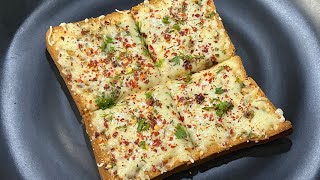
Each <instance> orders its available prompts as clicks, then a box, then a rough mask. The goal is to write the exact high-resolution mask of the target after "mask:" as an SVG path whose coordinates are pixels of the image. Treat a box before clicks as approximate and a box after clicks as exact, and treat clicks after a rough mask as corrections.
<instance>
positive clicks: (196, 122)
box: [167, 56, 292, 159]
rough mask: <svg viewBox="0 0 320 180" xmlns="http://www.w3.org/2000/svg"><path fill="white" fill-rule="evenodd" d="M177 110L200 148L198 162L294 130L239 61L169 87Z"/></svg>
mask: <svg viewBox="0 0 320 180" xmlns="http://www.w3.org/2000/svg"><path fill="white" fill-rule="evenodd" d="M167 86H168V88H169V89H170V90H171V94H172V97H173V99H174V100H175V104H176V105H177V109H178V111H179V112H180V115H181V116H183V118H184V124H185V126H186V127H187V130H188V131H189V133H190V138H191V140H192V141H193V142H194V144H195V145H196V146H197V147H196V151H195V152H194V153H193V155H194V159H198V158H199V157H200V158H201V159H202V158H205V157H208V156H210V155H213V154H216V153H219V152H221V151H225V150H227V149H229V148H231V147H232V146H236V145H239V144H241V143H244V142H249V141H256V142H258V141H261V140H266V139H268V138H270V137H271V136H274V135H277V134H279V133H282V132H284V131H287V130H289V129H291V127H292V126H291V123H290V122H289V121H286V120H285V118H284V117H283V112H282V110H280V109H277V110H276V109H275V107H274V106H273V105H272V103H271V102H270V101H269V100H268V99H267V98H266V96H265V95H264V93H263V92H262V90H261V89H260V88H259V87H258V86H257V84H256V83H255V82H254V81H253V80H252V79H251V78H247V76H246V72H245V70H244V67H243V65H242V63H241V60H240V58H239V57H237V56H236V57H233V58H231V59H230V60H227V61H224V62H223V63H220V64H219V65H217V66H215V67H213V68H211V69H208V70H204V71H201V72H199V73H196V74H193V75H192V76H191V78H189V79H188V81H187V82H186V81H177V80H174V81H170V82H168V83H167Z"/></svg>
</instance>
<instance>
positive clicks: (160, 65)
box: [155, 59, 164, 68]
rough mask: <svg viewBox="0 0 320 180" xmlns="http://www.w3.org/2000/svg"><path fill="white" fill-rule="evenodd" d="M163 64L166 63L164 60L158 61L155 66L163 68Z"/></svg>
mask: <svg viewBox="0 0 320 180" xmlns="http://www.w3.org/2000/svg"><path fill="white" fill-rule="evenodd" d="M163 62H164V59H160V60H159V61H157V62H156V63H155V66H156V67H157V68H160V67H162V64H163Z"/></svg>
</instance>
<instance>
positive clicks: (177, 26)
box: [172, 24, 181, 31]
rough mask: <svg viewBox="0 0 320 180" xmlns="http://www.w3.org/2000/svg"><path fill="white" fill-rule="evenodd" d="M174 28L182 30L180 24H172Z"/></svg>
mask: <svg viewBox="0 0 320 180" xmlns="http://www.w3.org/2000/svg"><path fill="white" fill-rule="evenodd" d="M172 29H174V30H177V31H180V30H181V28H180V26H179V24H174V25H173V26H172Z"/></svg>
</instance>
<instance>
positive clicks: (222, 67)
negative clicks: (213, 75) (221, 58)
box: [217, 66, 224, 74]
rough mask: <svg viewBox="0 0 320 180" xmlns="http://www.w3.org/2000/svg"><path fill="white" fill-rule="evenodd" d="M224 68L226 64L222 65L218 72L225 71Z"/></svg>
mask: <svg viewBox="0 0 320 180" xmlns="http://www.w3.org/2000/svg"><path fill="white" fill-rule="evenodd" d="M223 70H224V66H220V67H219V69H218V71H217V74H218V73H220V72H221V71H223Z"/></svg>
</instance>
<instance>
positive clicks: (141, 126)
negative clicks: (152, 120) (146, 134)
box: [137, 118, 150, 132]
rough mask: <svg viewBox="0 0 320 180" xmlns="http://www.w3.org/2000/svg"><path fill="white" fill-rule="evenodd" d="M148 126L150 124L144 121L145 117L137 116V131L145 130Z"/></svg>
mask: <svg viewBox="0 0 320 180" xmlns="http://www.w3.org/2000/svg"><path fill="white" fill-rule="evenodd" d="M149 128H150V124H149V123H147V122H146V119H144V118H139V119H138V127H137V131H138V132H141V131H147V130H149Z"/></svg>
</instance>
